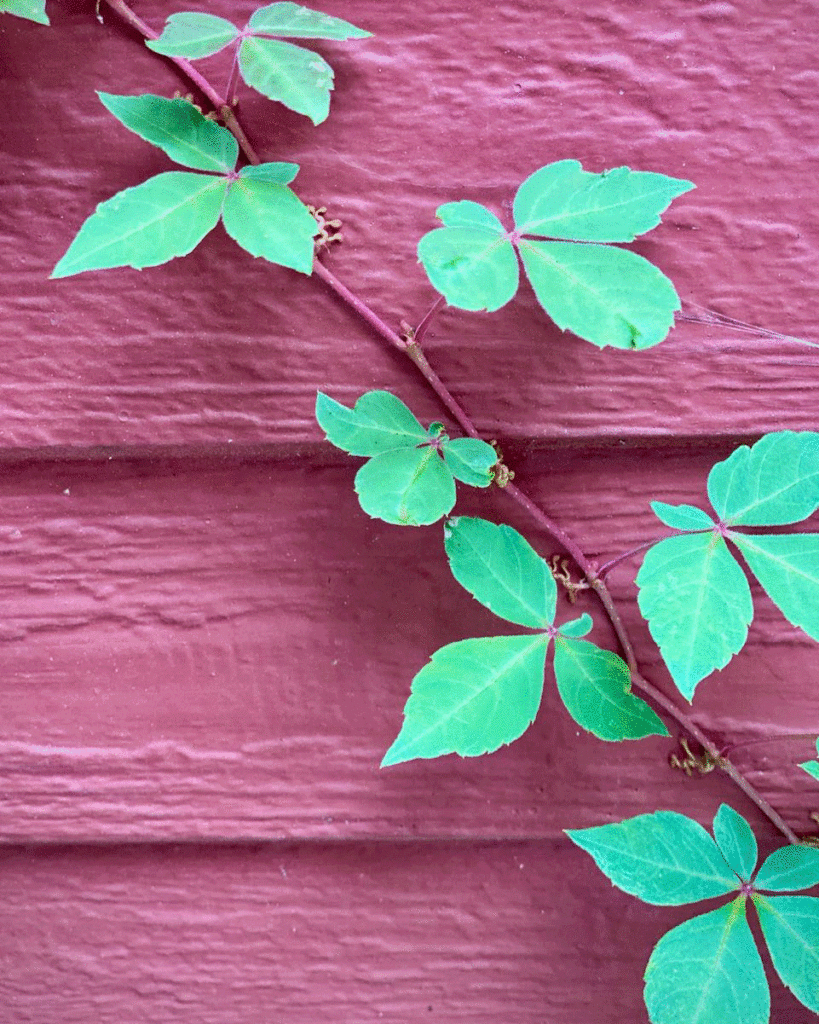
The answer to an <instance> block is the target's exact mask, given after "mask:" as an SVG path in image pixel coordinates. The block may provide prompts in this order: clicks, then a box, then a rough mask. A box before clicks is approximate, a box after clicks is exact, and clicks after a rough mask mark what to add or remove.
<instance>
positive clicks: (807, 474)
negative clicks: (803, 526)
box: [708, 430, 819, 526]
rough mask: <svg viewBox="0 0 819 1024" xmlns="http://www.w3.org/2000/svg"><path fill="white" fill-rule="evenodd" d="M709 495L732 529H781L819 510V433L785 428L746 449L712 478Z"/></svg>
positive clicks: (739, 450)
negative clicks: (780, 526)
mask: <svg viewBox="0 0 819 1024" xmlns="http://www.w3.org/2000/svg"><path fill="white" fill-rule="evenodd" d="M708 497H709V498H710V499H711V504H712V505H713V506H714V508H715V509H716V510H717V514H718V515H719V517H720V519H721V520H722V521H723V522H724V523H726V524H728V525H729V526H777V525H782V524H785V523H798V522H800V521H801V520H802V519H807V517H808V516H809V515H812V514H813V512H815V511H816V509H817V507H819V434H817V433H812V432H810V431H804V432H802V433H794V431H792V430H782V431H779V432H777V433H773V434H766V435H765V436H764V437H762V438H760V440H759V441H757V442H756V444H755V445H754V446H753V447H752V448H749V447H748V446H747V445H743V446H742V447H741V448H737V450H736V451H735V452H734V453H733V454H732V455H730V456H729V457H728V458H727V459H725V460H724V461H723V462H718V463H717V464H716V465H715V466H714V468H713V469H712V470H711V472H710V473H709V475H708Z"/></svg>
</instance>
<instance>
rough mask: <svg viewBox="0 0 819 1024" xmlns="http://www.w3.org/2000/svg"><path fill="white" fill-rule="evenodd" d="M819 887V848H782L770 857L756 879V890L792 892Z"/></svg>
mask: <svg viewBox="0 0 819 1024" xmlns="http://www.w3.org/2000/svg"><path fill="white" fill-rule="evenodd" d="M814 885H819V847H816V846H782V847H780V848H779V849H778V850H774V852H773V853H772V854H771V855H770V857H768V859H767V860H766V861H765V863H764V864H763V865H762V867H761V868H760V869H759V874H758V875H757V876H756V878H755V879H754V888H755V889H767V890H769V891H770V890H772V891H773V892H792V891H793V890H794V889H810V888H811V886H814Z"/></svg>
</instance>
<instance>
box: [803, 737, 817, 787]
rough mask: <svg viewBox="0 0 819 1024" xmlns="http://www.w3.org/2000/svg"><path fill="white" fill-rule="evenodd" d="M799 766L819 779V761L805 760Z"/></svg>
mask: <svg viewBox="0 0 819 1024" xmlns="http://www.w3.org/2000/svg"><path fill="white" fill-rule="evenodd" d="M816 753H817V754H819V739H817V741H816ZM799 767H800V768H802V769H803V771H806V772H807V773H808V775H811V776H812V777H813V778H814V779H817V780H819V761H803V762H802V764H800V765H799Z"/></svg>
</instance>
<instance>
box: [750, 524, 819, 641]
mask: <svg viewBox="0 0 819 1024" xmlns="http://www.w3.org/2000/svg"><path fill="white" fill-rule="evenodd" d="M730 537H731V540H732V541H733V542H734V544H736V546H737V547H738V548H739V550H740V551H741V552H742V554H743V557H744V558H745V561H746V562H747V563H748V565H749V566H750V567H751V571H752V572H753V574H754V575H755V576H756V578H757V579H758V580H759V582H760V583H761V584H762V586H763V587H764V588H765V593H766V594H767V595H768V597H770V599H771V600H772V601H773V603H774V604H775V605H776V606H777V608H779V610H780V611H781V612H782V614H783V615H784V616H785V618H786V619H787V620H788V622H791V623H793V625H794V626H799V627H800V628H801V629H804V631H805V632H806V633H807V634H808V636H810V637H813V639H814V640H819V534H816V533H788V534H777V535H775V536H772V537H765V536H760V535H755V536H749V535H748V534H739V533H731V534H730Z"/></svg>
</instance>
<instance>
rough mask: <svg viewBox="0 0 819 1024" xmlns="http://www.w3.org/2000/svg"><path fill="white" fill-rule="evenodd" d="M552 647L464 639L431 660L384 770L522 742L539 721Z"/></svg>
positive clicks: (538, 639)
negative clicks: (533, 725) (544, 682)
mask: <svg viewBox="0 0 819 1024" xmlns="http://www.w3.org/2000/svg"><path fill="white" fill-rule="evenodd" d="M547 644H548V640H547V639H546V638H545V637H544V636H542V635H539V636H494V637H482V638H475V639H470V640H459V641H457V642H456V643H453V644H448V645H447V646H446V647H442V648H441V649H440V650H438V651H436V652H435V654H433V655H432V659H431V660H430V661H429V663H428V664H427V665H425V666H424V667H423V668H422V669H421V671H420V672H419V673H418V674H417V675H416V677H415V679H413V681H412V694H411V696H410V698H409V700H408V701H407V705H406V708H405V709H404V724H403V726H402V728H401V732H400V733H399V735H398V738H397V739H396V740H395V742H394V743H393V744H392V746H391V747H390V749H389V750H388V751H387V753H386V754H385V755H384V760H383V761H382V762H381V764H382V767H386V766H388V765H394V764H400V763H402V762H404V761H412V760H414V759H415V758H430V757H439V756H441V755H443V754H452V753H455V754H460V755H461V757H476V756H478V755H479V754H487V753H491V752H492V751H494V750H497V749H498V748H499V747H502V746H504V745H505V744H507V743H511V742H512V741H513V740H516V739H517V738H518V737H519V736H520V735H521V734H522V733H523V732H525V731H526V729H527V728H528V726H529V725H530V724H531V722H532V721H534V718H535V715H536V714H537V709H538V707H539V705H540V697H541V693H542V690H543V670H544V664H545V660H546V647H547Z"/></svg>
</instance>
